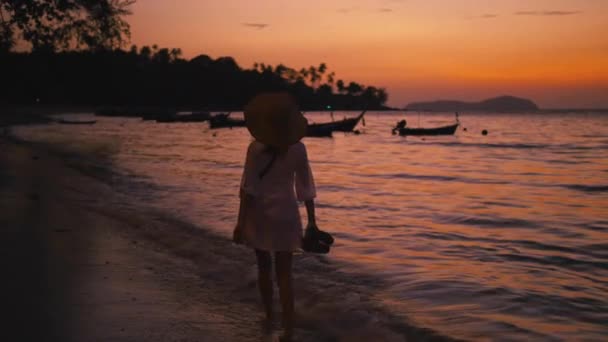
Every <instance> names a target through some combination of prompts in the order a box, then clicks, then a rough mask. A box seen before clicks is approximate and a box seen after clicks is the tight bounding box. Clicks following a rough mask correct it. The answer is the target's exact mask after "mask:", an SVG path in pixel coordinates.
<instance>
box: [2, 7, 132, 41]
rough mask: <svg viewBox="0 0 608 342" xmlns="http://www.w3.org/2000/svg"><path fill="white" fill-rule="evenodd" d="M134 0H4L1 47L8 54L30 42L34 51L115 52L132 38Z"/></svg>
mask: <svg viewBox="0 0 608 342" xmlns="http://www.w3.org/2000/svg"><path fill="white" fill-rule="evenodd" d="M133 3H135V1H134V0H99V1H91V0H55V1H49V0H29V1H19V0H2V1H1V2H0V48H1V49H3V51H8V50H10V49H11V48H13V47H14V45H15V42H16V41H23V42H26V43H29V44H30V45H31V48H32V50H33V51H61V50H69V49H74V48H89V49H113V48H118V47H122V46H123V44H124V43H125V40H126V38H128V37H129V35H130V31H129V24H128V23H127V22H126V21H124V20H123V17H124V16H125V15H127V14H130V11H129V7H130V6H131V5H132V4H133Z"/></svg>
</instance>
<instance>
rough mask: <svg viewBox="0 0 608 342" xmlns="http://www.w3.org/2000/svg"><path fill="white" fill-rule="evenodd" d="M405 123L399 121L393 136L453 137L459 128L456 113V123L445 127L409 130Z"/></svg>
mask: <svg viewBox="0 0 608 342" xmlns="http://www.w3.org/2000/svg"><path fill="white" fill-rule="evenodd" d="M406 126H407V122H406V121H405V120H401V121H399V122H398V123H397V125H396V126H395V127H394V128H393V134H396V133H399V135H400V136H408V135H409V136H432V135H454V133H456V129H458V126H460V121H459V119H458V113H456V123H454V124H452V125H447V126H440V127H432V128H420V127H419V128H410V127H406Z"/></svg>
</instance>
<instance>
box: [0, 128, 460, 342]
mask: <svg viewBox="0 0 608 342" xmlns="http://www.w3.org/2000/svg"><path fill="white" fill-rule="evenodd" d="M0 148H1V149H2V150H6V151H7V152H8V153H3V154H2V157H0V165H2V169H3V170H6V171H8V172H6V171H5V172H4V173H0V194H2V198H4V199H5V200H4V201H3V205H2V209H1V210H0V219H1V220H2V221H4V222H9V225H8V226H11V225H12V226H15V227H17V226H20V227H26V228H27V229H28V230H29V231H30V233H29V234H28V235H27V236H22V238H21V239H20V240H19V241H17V240H15V241H17V243H15V244H14V246H20V248H22V249H23V250H26V251H30V252H31V253H30V254H31V255H32V256H33V261H35V262H37V261H41V260H45V262H44V264H45V265H44V266H40V265H38V266H36V267H31V270H30V271H28V272H27V274H26V275H25V276H23V277H21V278H17V279H15V282H14V284H13V285H15V288H16V286H17V285H19V283H20V282H23V281H25V282H27V281H28V280H31V279H41V281H40V282H39V283H43V284H49V286H48V291H47V290H44V291H42V290H40V289H36V288H34V289H29V290H26V289H25V288H24V289H22V290H21V291H22V292H23V293H22V294H23V295H24V296H25V295H26V294H27V293H31V292H35V293H37V294H38V296H37V298H38V300H32V302H31V303H29V304H28V305H25V306H24V309H23V311H24V312H28V311H31V309H35V308H37V307H39V306H41V305H40V303H45V304H43V305H42V306H44V307H45V308H46V309H45V310H39V311H42V312H49V313H53V314H49V315H46V316H45V315H42V316H41V318H40V319H39V320H40V322H41V323H40V324H42V325H41V326H44V327H45V328H43V329H38V330H39V331H41V332H42V331H45V330H46V331H47V332H50V333H52V334H55V336H61V337H66V338H58V340H75V341H80V340H105V339H111V340H125V341H137V340H141V338H143V337H145V340H149V341H155V340H167V339H168V340H180V339H181V340H193V341H196V340H206V339H209V340H235V341H248V340H256V341H258V340H260V339H262V340H265V339H268V340H272V339H273V338H275V337H276V336H275V335H276V334H278V333H279V332H280V331H279V330H278V329H277V328H278V326H276V325H275V327H274V328H275V329H274V332H273V333H271V334H268V333H267V332H265V331H263V329H261V324H260V319H261V318H262V313H261V310H260V309H259V303H258V298H257V296H258V294H257V289H256V284H255V279H256V278H255V277H256V269H255V259H254V258H253V253H251V251H249V250H247V249H245V248H242V247H235V246H234V245H232V243H231V242H230V241H229V240H228V239H227V238H225V237H221V236H218V235H215V234H213V233H211V232H209V231H207V230H205V229H201V227H199V226H197V225H194V224H190V223H187V222H183V221H180V220H179V219H177V218H175V217H174V216H172V215H170V214H167V213H164V212H159V211H154V210H151V209H149V208H148V209H146V208H144V207H141V206H139V205H137V204H136V203H131V202H130V199H129V198H128V194H120V193H117V192H116V191H114V189H112V184H111V181H110V182H104V181H103V178H104V176H103V174H95V172H96V170H92V172H93V173H91V172H88V171H91V170H88V169H87V165H86V163H85V164H84V165H80V166H82V167H79V165H78V162H79V160H78V157H77V156H74V155H73V153H72V152H70V153H69V154H66V155H63V154H62V153H61V151H60V150H58V147H57V146H47V145H45V144H41V143H28V142H22V141H19V140H13V141H11V140H7V139H1V138H0ZM68 159H69V160H68ZM83 160H84V159H83ZM83 160H80V161H83ZM5 173H6V174H5ZM119 202H122V203H129V205H128V206H126V207H124V206H123V207H118V206H116V205H114V204H115V203H119ZM26 212H28V215H27V216H26V215H19V214H18V213H22V214H24V213H26ZM11 215H12V216H11ZM32 220H33V221H32ZM2 244H3V246H2V249H3V250H6V249H7V245H9V244H10V242H9V240H4V241H3V243H2ZM11 253H12V254H14V255H15V256H16V255H18V253H17V251H12V252H11ZM5 259H7V261H5V262H7V263H10V262H11V261H8V259H11V260H13V261H12V262H14V260H19V259H18V258H17V259H14V258H13V255H11V257H10V258H5ZM19 267H20V266H19V265H14V268H17V269H18V268H19ZM294 267H295V272H294V276H295V283H296V293H297V302H296V308H297V309H296V311H297V314H298V323H297V324H298V328H297V329H296V337H297V338H298V339H297V340H298V341H335V340H337V341H353V340H354V341H359V340H361V341H363V340H380V341H403V340H421V339H422V340H428V341H444V340H450V339H449V338H445V337H442V336H439V335H437V334H436V333H435V332H433V331H431V330H429V329H425V328H419V327H415V326H412V325H410V324H409V323H407V322H405V321H403V318H402V317H395V316H393V315H392V314H391V313H390V311H387V309H386V308H382V307H378V305H377V303H376V301H375V299H374V298H373V295H365V294H364V293H365V291H364V290H363V289H362V288H360V287H361V286H362V285H360V284H357V283H355V282H352V281H351V280H350V279H349V278H348V277H347V276H345V275H343V274H341V272H340V271H339V270H338V269H337V267H336V266H335V265H332V264H331V262H328V261H327V260H325V259H324V258H323V257H319V256H316V255H309V254H300V255H296V258H295V264H294ZM318 272H321V274H318ZM311 274H318V275H319V277H313V278H319V279H310V278H311V277H310V275H311ZM321 278H322V279H321ZM66 284H67V285H66ZM3 286H4V291H2V292H3V293H10V291H7V285H6V284H5V285H3ZM328 286H329V287H328ZM353 296H355V297H357V300H356V301H352V300H350V298H351V297H353ZM43 299H45V301H43V302H41V301H40V300H43ZM46 299H48V300H46ZM275 301H277V302H278V299H276V300H275ZM18 303H19V302H17V303H16V304H18ZM275 304H276V306H277V308H278V303H275ZM58 312H60V313H63V314H59V315H58V314H57V313H58ZM369 312H372V313H369ZM23 317H26V316H23ZM66 317H68V318H69V319H66ZM51 318H52V319H51ZM127 322H128V323H127ZM44 324H46V325H44ZM31 325H32V322H31V320H28V319H23V320H22V322H17V323H16V325H15V327H17V326H22V327H28V326H30V327H31ZM354 327H356V328H354ZM16 331H19V330H18V329H17V330H16ZM46 336H48V335H46ZM202 336H205V337H202Z"/></svg>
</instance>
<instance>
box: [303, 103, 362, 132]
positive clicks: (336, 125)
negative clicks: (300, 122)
mask: <svg viewBox="0 0 608 342" xmlns="http://www.w3.org/2000/svg"><path fill="white" fill-rule="evenodd" d="M366 111H367V110H364V111H362V112H361V114H359V115H358V116H357V117H354V118H348V119H343V120H339V121H332V122H324V123H318V124H310V125H308V131H307V132H306V136H307V137H331V136H332V133H333V132H352V131H353V130H354V129H355V127H356V126H357V124H358V123H359V121H361V119H363V115H365V112H366Z"/></svg>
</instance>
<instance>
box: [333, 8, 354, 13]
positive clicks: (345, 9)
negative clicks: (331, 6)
mask: <svg viewBox="0 0 608 342" xmlns="http://www.w3.org/2000/svg"><path fill="white" fill-rule="evenodd" d="M356 10H357V7H348V8H338V9H337V10H336V12H338V13H343V14H346V13H351V12H354V11H356Z"/></svg>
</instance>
